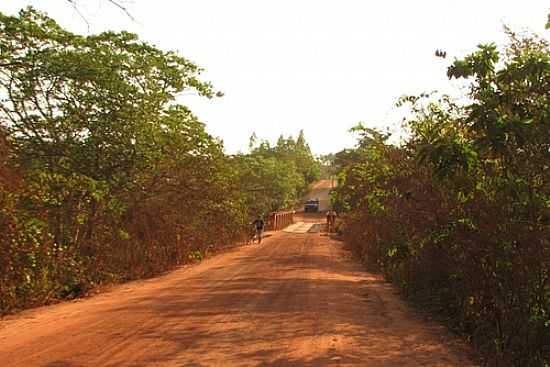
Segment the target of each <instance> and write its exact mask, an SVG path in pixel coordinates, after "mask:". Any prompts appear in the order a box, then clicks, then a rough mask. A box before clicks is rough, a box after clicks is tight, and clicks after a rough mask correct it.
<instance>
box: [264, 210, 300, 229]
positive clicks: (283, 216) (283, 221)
mask: <svg viewBox="0 0 550 367" xmlns="http://www.w3.org/2000/svg"><path fill="white" fill-rule="evenodd" d="M295 213H296V212H295V211H285V212H275V213H271V214H269V217H268V220H267V229H268V230H271V231H280V230H281V229H284V228H286V227H288V226H289V225H291V224H292V223H294V214H295Z"/></svg>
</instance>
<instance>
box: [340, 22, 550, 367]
mask: <svg viewBox="0 0 550 367" xmlns="http://www.w3.org/2000/svg"><path fill="white" fill-rule="evenodd" d="M508 32H509V35H510V37H511V43H510V45H509V46H508V47H507V48H506V49H505V50H504V57H502V55H501V53H499V52H498V50H497V48H496V46H494V45H481V46H479V48H478V50H477V51H476V52H474V53H472V54H471V55H469V56H467V57H466V58H464V59H462V60H456V61H455V62H454V63H453V65H452V66H451V67H450V68H449V77H451V78H466V79H467V80H470V81H471V88H470V94H469V96H468V97H469V98H470V100H471V103H470V104H468V105H464V106H463V105H457V104H456V103H454V102H453V101H451V100H450V99H449V98H447V97H443V98H440V99H439V100H433V98H431V97H427V96H425V97H404V98H403V99H402V100H401V102H400V103H410V104H411V106H412V110H413V113H414V117H413V118H411V119H409V121H408V122H407V127H408V129H409V131H410V137H409V138H408V140H407V141H406V143H405V144H404V145H402V146H400V147H397V146H393V145H391V144H389V143H388V138H389V137H388V136H387V135H384V134H380V133H378V132H376V131H373V130H369V129H366V128H364V127H362V126H359V127H358V128H357V129H356V130H357V131H358V132H359V133H360V134H361V136H360V139H359V143H358V147H357V148H356V149H355V150H352V151H344V152H341V153H339V154H337V155H336V163H340V166H341V167H343V168H342V169H341V171H340V176H339V177H340V184H339V186H338V189H337V193H336V196H335V204H336V205H338V206H339V207H340V208H341V209H342V210H345V211H347V212H348V214H347V215H346V218H347V222H346V236H347V238H348V241H349V242H350V244H351V245H352V247H353V248H354V251H356V252H357V253H358V254H359V255H360V256H362V258H363V259H364V260H365V262H366V263H368V264H369V266H371V267H373V268H375V269H379V270H381V271H383V272H384V273H385V274H386V275H387V277H388V278H389V279H391V280H392V281H394V282H395V283H396V284H398V285H400V286H401V287H402V289H403V291H404V294H406V295H407V296H409V297H411V298H412V299H414V300H415V301H416V302H418V303H420V304H422V305H424V306H425V307H428V308H430V309H431V310H432V311H434V312H435V313H436V314H438V315H440V316H441V317H442V318H443V319H444V320H446V321H447V322H448V323H449V324H450V325H452V326H453V327H454V328H455V329H456V330H459V331H461V332H464V333H466V335H469V337H470V338H471V340H472V341H473V342H474V343H475V344H476V345H477V346H478V347H479V349H480V350H481V351H482V352H483V355H484V356H485V357H486V362H487V363H488V364H490V365H494V366H511V365H514V366H545V365H547V364H549V363H550V349H549V348H548V346H549V345H550V242H549V241H550V220H549V218H550V201H549V199H550V169H549V168H550V153H549V152H550V135H549V132H550V129H549V128H548V127H549V125H548V124H549V123H550V99H549V98H550V53H549V46H548V43H547V42H546V41H544V40H543V39H539V38H537V37H524V38H521V37H517V36H516V35H515V34H513V33H512V32H510V31H508Z"/></svg>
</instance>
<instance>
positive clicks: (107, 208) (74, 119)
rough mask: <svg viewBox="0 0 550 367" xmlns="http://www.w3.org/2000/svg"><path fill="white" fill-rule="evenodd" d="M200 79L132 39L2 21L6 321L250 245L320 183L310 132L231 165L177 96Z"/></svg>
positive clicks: (27, 19)
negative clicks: (269, 221)
mask: <svg viewBox="0 0 550 367" xmlns="http://www.w3.org/2000/svg"><path fill="white" fill-rule="evenodd" d="M200 71H201V70H200V69H199V68H198V67H197V66H196V65H194V64H193V63H191V62H190V61H188V60H186V59H184V58H182V57H180V56H178V55H177V54H175V53H173V52H164V51H161V50H159V49H157V48H155V47H153V46H151V45H148V44H146V43H144V42H141V41H140V40H139V39H138V38H137V36H136V35H134V34H130V33H126V32H121V33H113V32H106V33H102V34H99V35H91V36H88V37H84V36H79V35H75V34H72V33H70V32H68V31H66V30H64V29H62V28H61V27H60V26H59V25H58V24H57V23H56V22H55V21H54V20H52V19H50V18H48V17H47V16H46V15H45V14H42V13H39V12H37V11H35V10H33V9H31V8H29V9H26V10H23V11H21V12H20V14H19V16H16V17H10V16H5V15H2V14H0V314H1V313H5V312H10V311H13V310H14V309H17V308H21V307H28V306H32V305H39V304H44V303H47V302H49V301H51V300H54V299H59V298H64V297H74V296H78V295H80V294H82V293H85V292H86V291H87V290H88V289H89V288H90V287H93V286H95V285H97V284H100V283H105V282H114V281H122V280H127V279H133V278H139V277H145V276H151V275H154V274H157V273H159V272H162V271H165V270H167V269H170V268H171V267H173V266H174V265H176V264H179V263H181V262H185V261H187V260H188V259H189V258H190V257H191V258H200V257H202V256H203V255H204V253H205V252H206V251H207V250H209V249H211V248H212V247H216V246H220V245H227V244H233V243H236V242H237V241H239V240H240V239H242V236H243V233H244V232H245V227H246V225H247V223H249V222H250V220H251V218H252V217H255V216H257V215H266V214H268V213H269V212H270V211H274V210H278V209H281V208H286V207H291V206H292V205H293V204H294V202H295V201H296V200H297V199H298V197H299V196H300V194H301V193H302V192H303V190H304V189H305V188H306V187H307V185H308V184H309V183H310V182H311V181H312V180H314V179H316V177H317V176H318V166H319V164H318V162H317V161H316V160H315V159H314V158H313V157H312V155H311V152H310V150H309V147H308V146H307V143H306V142H305V139H304V136H303V133H301V134H300V136H299V137H298V139H297V140H296V141H294V139H293V138H288V139H280V141H279V142H278V144H277V145H276V146H275V147H270V146H269V144H267V143H266V142H262V143H261V144H260V145H259V146H253V147H252V150H251V152H250V153H249V154H240V155H236V156H228V155H226V154H224V151H223V147H222V144H221V143H220V142H219V141H218V140H217V139H215V138H213V137H212V136H210V135H209V134H208V133H207V132H206V131H205V128H204V125H203V124H202V123H201V122H199V121H198V120H197V118H196V117H195V116H194V115H193V114H192V113H191V111H190V110H189V109H188V108H186V107H185V106H183V105H181V104H178V102H177V99H176V96H177V95H178V94H179V93H180V92H182V91H184V90H194V91H195V92H196V93H199V94H201V95H203V96H206V97H213V96H214V95H215V92H214V90H213V87H212V86H211V85H210V84H209V83H206V82H203V81H201V80H200V79H199V78H198V76H199V74H200Z"/></svg>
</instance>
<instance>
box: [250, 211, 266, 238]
mask: <svg viewBox="0 0 550 367" xmlns="http://www.w3.org/2000/svg"><path fill="white" fill-rule="evenodd" d="M252 226H253V227H254V238H253V239H252V243H254V239H255V238H257V239H258V243H262V234H263V232H264V226H265V223H264V221H263V219H262V218H260V217H258V218H256V220H255V221H254V222H252Z"/></svg>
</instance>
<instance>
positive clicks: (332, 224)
mask: <svg viewBox="0 0 550 367" xmlns="http://www.w3.org/2000/svg"><path fill="white" fill-rule="evenodd" d="M335 229H336V212H335V211H334V210H329V211H328V212H327V232H329V233H332V232H334V230H335Z"/></svg>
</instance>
